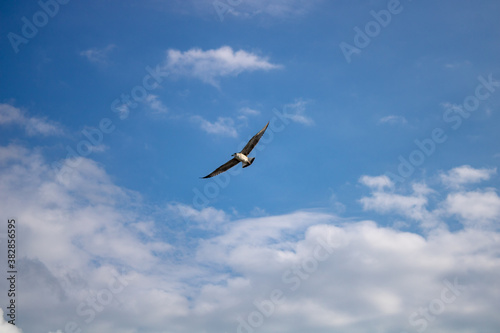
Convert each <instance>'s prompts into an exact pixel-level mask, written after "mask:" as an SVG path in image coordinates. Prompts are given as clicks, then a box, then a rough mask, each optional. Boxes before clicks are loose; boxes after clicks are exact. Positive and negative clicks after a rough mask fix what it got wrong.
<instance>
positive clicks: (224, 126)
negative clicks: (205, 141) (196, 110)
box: [191, 116, 238, 138]
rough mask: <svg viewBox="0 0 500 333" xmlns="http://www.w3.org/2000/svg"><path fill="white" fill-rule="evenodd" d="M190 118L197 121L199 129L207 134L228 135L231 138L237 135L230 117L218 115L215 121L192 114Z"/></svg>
mask: <svg viewBox="0 0 500 333" xmlns="http://www.w3.org/2000/svg"><path fill="white" fill-rule="evenodd" d="M191 120H193V121H194V122H196V123H198V124H199V125H200V127H201V129H202V130H204V131H205V132H207V133H209V134H216V135H222V136H229V137H233V138H236V137H237V136H238V133H237V132H236V128H235V125H234V120H233V119H232V118H228V117H218V118H217V120H216V121H215V122H210V121H208V120H206V119H205V118H203V117H202V116H192V117H191Z"/></svg>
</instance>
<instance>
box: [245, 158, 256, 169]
mask: <svg viewBox="0 0 500 333" xmlns="http://www.w3.org/2000/svg"><path fill="white" fill-rule="evenodd" d="M253 160H255V157H250V158H249V159H248V163H242V165H243V167H244V168H246V167H247V166H249V165H250V164H252V163H253Z"/></svg>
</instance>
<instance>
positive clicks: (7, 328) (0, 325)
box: [0, 308, 23, 333]
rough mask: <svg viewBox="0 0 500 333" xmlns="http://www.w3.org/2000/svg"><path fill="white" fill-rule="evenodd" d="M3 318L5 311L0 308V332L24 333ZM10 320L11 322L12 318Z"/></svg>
mask: <svg viewBox="0 0 500 333" xmlns="http://www.w3.org/2000/svg"><path fill="white" fill-rule="evenodd" d="M7 313H8V312H7ZM3 316H4V314H3V310H2V308H0V332H2V333H22V332H23V331H22V330H21V329H19V328H18V327H17V326H15V325H12V324H10V323H9V322H8V321H7V320H4V319H3ZM7 318H8V317H7ZM8 320H10V318H8ZM18 322H19V321H18Z"/></svg>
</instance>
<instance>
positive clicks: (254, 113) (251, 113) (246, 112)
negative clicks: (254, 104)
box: [238, 107, 260, 116]
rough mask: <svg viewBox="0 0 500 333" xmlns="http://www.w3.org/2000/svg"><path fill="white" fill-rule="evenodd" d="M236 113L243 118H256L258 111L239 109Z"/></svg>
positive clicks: (245, 108)
mask: <svg viewBox="0 0 500 333" xmlns="http://www.w3.org/2000/svg"><path fill="white" fill-rule="evenodd" d="M238 112H239V113H240V114H242V115H244V116H258V115H259V114H260V111H258V110H254V109H252V108H249V107H244V108H241V109H239V111H238Z"/></svg>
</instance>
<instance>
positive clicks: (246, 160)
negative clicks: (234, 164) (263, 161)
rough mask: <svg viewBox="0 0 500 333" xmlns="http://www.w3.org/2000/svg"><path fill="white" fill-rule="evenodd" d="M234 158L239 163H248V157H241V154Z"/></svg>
mask: <svg viewBox="0 0 500 333" xmlns="http://www.w3.org/2000/svg"><path fill="white" fill-rule="evenodd" d="M234 157H236V159H237V160H238V161H240V162H243V163H248V157H247V156H246V155H243V154H242V153H237V154H236V156H234Z"/></svg>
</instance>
